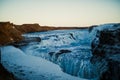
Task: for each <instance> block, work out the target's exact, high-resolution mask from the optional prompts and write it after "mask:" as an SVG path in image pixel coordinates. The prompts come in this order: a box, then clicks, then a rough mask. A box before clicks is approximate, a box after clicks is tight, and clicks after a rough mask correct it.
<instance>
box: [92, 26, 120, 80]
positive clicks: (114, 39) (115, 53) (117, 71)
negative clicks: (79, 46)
mask: <svg viewBox="0 0 120 80" xmlns="http://www.w3.org/2000/svg"><path fill="white" fill-rule="evenodd" d="M92 54H93V57H92V59H91V62H92V63H93V64H94V65H95V66H96V67H97V68H98V69H97V70H98V74H99V75H100V79H101V80H119V79H120V24H114V25H113V26H111V27H106V28H104V29H101V30H99V31H97V34H96V37H95V39H94V40H93V42H92Z"/></svg>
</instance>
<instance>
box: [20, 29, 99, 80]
mask: <svg viewBox="0 0 120 80" xmlns="http://www.w3.org/2000/svg"><path fill="white" fill-rule="evenodd" d="M88 34H89V31H88V30H87V29H84V30H69V31H68V30H60V31H59V30H58V31H49V32H39V33H30V34H25V35H23V36H24V37H25V36H27V37H28V36H32V35H33V36H34V37H35V36H36V37H40V38H41V42H40V43H38V44H32V45H31V44H30V45H28V46H23V47H24V48H22V47H21V49H22V50H23V51H24V52H25V53H26V54H28V55H34V56H39V57H42V58H44V59H47V60H49V61H52V62H53V63H55V64H58V65H59V66H60V67H61V69H62V70H63V72H65V73H68V74H71V75H73V76H78V77H82V78H87V79H93V78H96V77H98V74H97V70H96V68H95V67H94V66H93V65H92V64H91V62H90V58H91V56H92V54H91V47H90V44H91V36H89V35H88Z"/></svg>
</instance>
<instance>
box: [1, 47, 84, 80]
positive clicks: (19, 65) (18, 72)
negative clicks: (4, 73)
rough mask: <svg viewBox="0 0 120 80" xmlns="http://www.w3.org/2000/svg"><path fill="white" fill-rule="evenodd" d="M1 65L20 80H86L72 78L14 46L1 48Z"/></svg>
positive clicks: (55, 66)
mask: <svg viewBox="0 0 120 80" xmlns="http://www.w3.org/2000/svg"><path fill="white" fill-rule="evenodd" d="M1 56H2V57H1V63H2V64H3V66H4V67H5V68H6V69H7V70H8V71H10V72H12V73H13V74H14V75H15V77H17V78H18V80H19V79H20V80H85V79H82V78H77V77H73V76H70V75H68V74H66V73H64V72H62V71H61V68H60V67H59V66H58V65H56V64H54V63H52V62H49V61H47V60H45V59H42V58H40V57H35V56H31V55H26V54H24V52H22V51H21V50H20V49H18V48H15V47H13V46H6V47H2V48H1Z"/></svg>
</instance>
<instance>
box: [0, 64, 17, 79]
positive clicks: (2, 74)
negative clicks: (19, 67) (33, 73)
mask: <svg viewBox="0 0 120 80" xmlns="http://www.w3.org/2000/svg"><path fill="white" fill-rule="evenodd" d="M0 80H16V79H15V77H14V76H13V74H12V73H9V72H8V71H7V70H6V69H5V68H4V67H3V66H2V64H1V63H0Z"/></svg>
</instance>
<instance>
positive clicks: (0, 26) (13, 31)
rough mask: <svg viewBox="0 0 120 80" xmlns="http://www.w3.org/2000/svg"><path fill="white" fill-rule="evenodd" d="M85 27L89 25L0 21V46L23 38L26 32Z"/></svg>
mask: <svg viewBox="0 0 120 80" xmlns="http://www.w3.org/2000/svg"><path fill="white" fill-rule="evenodd" d="M84 28H87V27H51V26H40V25H39V24H22V25H15V24H13V23H10V22H0V46H2V45H7V44H10V43H13V42H19V41H21V40H23V39H24V38H23V37H22V36H21V35H22V34H24V33H29V32H38V31H49V30H62V29H84Z"/></svg>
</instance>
